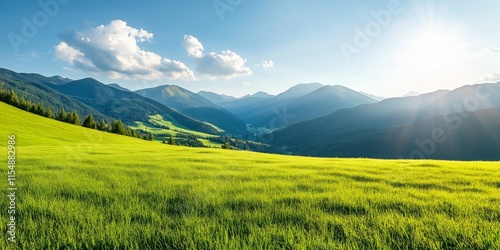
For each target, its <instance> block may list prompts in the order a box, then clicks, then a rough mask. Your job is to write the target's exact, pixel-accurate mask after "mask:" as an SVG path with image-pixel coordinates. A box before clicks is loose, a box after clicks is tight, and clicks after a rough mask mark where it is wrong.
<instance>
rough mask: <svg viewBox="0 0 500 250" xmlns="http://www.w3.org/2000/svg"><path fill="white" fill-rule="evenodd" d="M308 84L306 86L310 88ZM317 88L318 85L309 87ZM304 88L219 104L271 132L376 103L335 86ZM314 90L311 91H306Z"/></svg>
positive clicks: (356, 93)
mask: <svg viewBox="0 0 500 250" xmlns="http://www.w3.org/2000/svg"><path fill="white" fill-rule="evenodd" d="M310 86H311V85H309V86H308V87H310ZM312 86H313V87H316V86H318V85H312ZM303 87H304V85H302V86H298V87H297V88H295V89H293V88H292V89H291V91H290V90H287V91H285V92H284V93H285V94H284V95H281V94H280V95H281V97H282V98H281V99H280V98H279V97H280V95H278V96H276V97H251V98H245V99H241V100H236V101H232V102H227V103H221V104H220V105H221V106H223V107H225V108H226V109H228V110H229V111H231V112H232V113H234V114H235V115H237V116H239V117H240V118H242V119H243V120H244V121H246V122H248V123H250V124H252V125H253V126H256V127H267V128H271V129H276V128H280V127H283V126H286V125H290V124H293V123H297V122H301V121H305V120H308V119H314V118H318V117H321V116H325V115H329V114H331V113H332V112H334V111H335V110H338V109H341V108H347V107H354V106H357V105H361V104H366V103H374V102H376V101H375V100H373V99H371V98H369V97H367V96H365V95H362V94H360V93H358V92H356V91H354V90H351V89H349V88H346V87H343V86H340V85H336V86H329V85H328V86H323V87H320V88H319V89H316V90H314V91H312V92H309V93H306V92H307V91H305V90H304V89H305V88H303ZM298 89H302V90H303V92H302V93H306V94H304V95H303V96H299V97H295V98H289V99H287V98H284V97H287V96H288V97H291V96H296V94H291V93H297V91H295V90H298ZM308 89H309V90H310V89H313V88H308Z"/></svg>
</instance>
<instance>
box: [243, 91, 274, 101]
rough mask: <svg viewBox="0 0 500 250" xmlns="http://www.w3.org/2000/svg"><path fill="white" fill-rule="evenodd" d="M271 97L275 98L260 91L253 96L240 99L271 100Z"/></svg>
mask: <svg viewBox="0 0 500 250" xmlns="http://www.w3.org/2000/svg"><path fill="white" fill-rule="evenodd" d="M271 97H274V96H273V95H270V94H268V93H266V92H264V91H259V92H257V93H255V94H253V95H246V96H243V97H241V98H239V99H246V98H271Z"/></svg>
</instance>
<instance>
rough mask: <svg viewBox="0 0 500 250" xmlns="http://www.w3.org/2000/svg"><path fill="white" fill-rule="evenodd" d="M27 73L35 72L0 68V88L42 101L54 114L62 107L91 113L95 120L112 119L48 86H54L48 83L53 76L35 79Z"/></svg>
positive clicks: (28, 98) (69, 110)
mask: <svg viewBox="0 0 500 250" xmlns="http://www.w3.org/2000/svg"><path fill="white" fill-rule="evenodd" d="M29 75H31V76H32V75H35V74H18V73H16V72H13V71H7V70H2V69H0V88H6V89H12V90H14V91H15V92H16V94H17V96H18V97H19V98H21V97H22V98H24V99H25V100H29V101H31V102H32V103H34V104H39V103H43V104H44V106H45V107H50V109H51V110H52V112H53V113H54V114H58V113H59V112H60V111H61V109H63V108H64V109H65V110H66V112H71V111H73V110H75V111H76V112H78V114H80V116H85V115H87V114H93V116H94V118H95V119H97V120H100V119H105V120H107V121H111V120H112V118H111V117H109V116H107V115H105V114H103V113H101V112H100V111H98V110H96V109H94V108H92V107H91V106H89V105H87V104H85V103H83V102H81V101H79V100H77V99H75V98H72V97H69V96H66V95H64V94H61V93H59V92H58V91H56V90H54V89H52V88H51V87H49V86H50V85H51V86H55V85H54V84H52V83H50V82H52V81H53V77H47V78H46V79H44V78H43V76H41V75H36V80H34V79H30V78H27V76H29ZM41 82H43V83H41ZM44 83H45V84H44ZM46 84H48V85H46Z"/></svg>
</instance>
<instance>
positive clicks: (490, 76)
mask: <svg viewBox="0 0 500 250" xmlns="http://www.w3.org/2000/svg"><path fill="white" fill-rule="evenodd" d="M479 82H480V83H484V82H490V83H496V82H500V73H495V72H491V73H487V74H485V75H483V76H481V77H480V79H479Z"/></svg>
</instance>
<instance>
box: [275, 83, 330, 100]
mask: <svg viewBox="0 0 500 250" xmlns="http://www.w3.org/2000/svg"><path fill="white" fill-rule="evenodd" d="M323 86H325V85H323V84H321V83H317V82H313V83H300V84H297V85H295V86H293V87H291V88H289V89H287V90H286V91H285V92H283V93H281V94H279V95H277V97H278V98H280V99H292V98H296V97H301V96H304V95H307V94H309V93H311V92H313V91H315V90H317V89H319V88H321V87H323Z"/></svg>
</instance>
